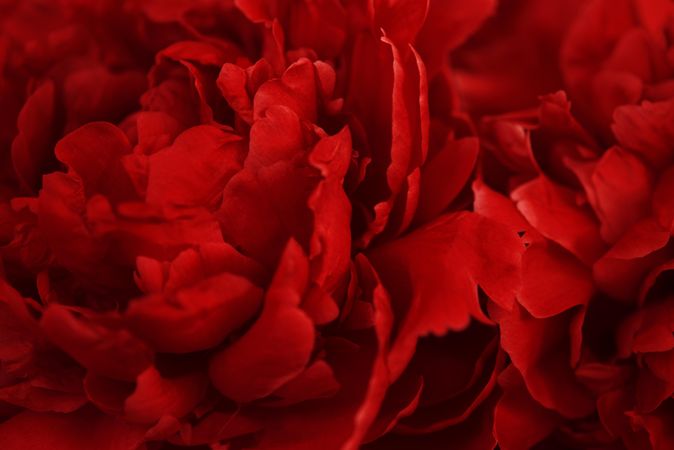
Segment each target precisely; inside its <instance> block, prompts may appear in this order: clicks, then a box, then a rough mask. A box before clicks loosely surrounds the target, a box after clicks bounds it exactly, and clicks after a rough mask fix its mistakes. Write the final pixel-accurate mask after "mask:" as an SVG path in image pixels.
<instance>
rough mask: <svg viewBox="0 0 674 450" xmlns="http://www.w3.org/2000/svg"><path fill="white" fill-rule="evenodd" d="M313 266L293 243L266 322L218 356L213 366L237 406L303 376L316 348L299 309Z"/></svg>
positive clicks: (269, 299) (262, 317)
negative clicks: (309, 272)
mask: <svg viewBox="0 0 674 450" xmlns="http://www.w3.org/2000/svg"><path fill="white" fill-rule="evenodd" d="M307 272H308V262H307V260H306V256H304V254H303V252H302V249H301V248H300V247H299V245H298V244H297V243H295V242H294V241H290V242H289V244H288V246H287V247H286V251H285V253H284V255H283V256H282V258H281V262H280V265H279V269H278V270H277V272H276V275H275V276H274V280H273V281H272V284H271V286H270V287H269V290H268V291H267V294H266V300H265V306H264V309H263V311H262V314H261V315H260V318H259V319H258V320H257V321H256V322H255V324H253V326H252V327H251V328H250V330H248V331H247V332H246V334H244V335H243V336H242V337H241V338H240V339H239V340H237V341H236V342H234V343H233V344H231V345H230V346H228V347H226V348H225V349H223V350H221V351H220V352H218V353H216V354H215V355H214V356H213V357H212V359H211V363H210V377H211V381H212V382H213V384H214V385H215V387H216V388H217V389H218V390H219V391H220V392H221V393H222V394H223V395H225V396H227V397H228V398H231V399H232V400H235V401H237V402H249V401H253V400H256V399H259V398H262V397H264V396H267V395H269V394H271V393H272V392H274V391H275V390H276V389H278V388H279V387H281V386H282V385H283V384H285V383H287V382H288V381H290V380H291V379H293V378H294V377H296V376H297V375H299V374H300V373H301V372H302V371H303V370H304V368H305V366H306V364H307V363H308V362H309V357H310V355H311V350H312V349H313V346H314V326H313V323H312V321H311V319H309V317H307V315H306V314H305V313H304V312H302V310H300V309H299V302H300V300H301V297H302V295H303V293H304V289H305V288H306V283H307V276H308V273H307Z"/></svg>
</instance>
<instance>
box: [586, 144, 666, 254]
mask: <svg viewBox="0 0 674 450" xmlns="http://www.w3.org/2000/svg"><path fill="white" fill-rule="evenodd" d="M576 174H577V175H578V176H579V178H580V181H581V183H583V187H584V188H585V192H586V193H587V196H588V199H589V201H590V204H591V205H592V208H593V209H594V211H595V213H596V214H597V217H598V218H599V220H600V221H601V235H602V237H603V238H604V240H605V241H606V242H609V243H612V242H615V241H617V240H618V239H619V238H620V236H622V234H623V233H624V232H625V231H627V230H628V229H629V228H630V227H631V226H632V225H634V224H635V223H636V222H637V221H638V220H639V219H641V218H642V217H644V216H645V215H646V214H647V213H648V212H649V207H650V198H651V192H652V190H653V181H654V180H653V175H652V174H651V173H650V171H649V170H648V169H647V168H646V166H644V164H643V163H642V162H641V161H640V160H639V159H638V158H637V157H635V156H633V155H632V154H631V153H628V152H626V151H625V150H622V149H620V148H619V147H613V148H611V149H609V150H608V151H607V152H606V153H604V155H603V156H602V157H601V159H600V160H599V161H598V162H597V163H596V164H592V165H577V166H576ZM626 179H629V180H630V182H629V183H625V182H624V180H626Z"/></svg>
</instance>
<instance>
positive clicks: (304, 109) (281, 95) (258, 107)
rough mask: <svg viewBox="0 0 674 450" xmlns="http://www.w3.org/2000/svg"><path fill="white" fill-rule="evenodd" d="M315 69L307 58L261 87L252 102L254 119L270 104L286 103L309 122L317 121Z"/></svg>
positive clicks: (262, 113) (279, 104) (261, 115)
mask: <svg viewBox="0 0 674 450" xmlns="http://www.w3.org/2000/svg"><path fill="white" fill-rule="evenodd" d="M316 89H317V80H316V69H315V68H314V64H313V63H312V62H311V61H309V60H308V59H306V58H302V59H300V60H299V61H297V62H296V63H293V64H292V65H291V66H290V67H288V69H286V71H285V72H284V73H283V76H282V77H281V78H280V79H272V80H269V81H267V82H266V83H264V84H263V85H262V86H260V88H259V89H258V91H257V93H256V94H255V99H254V101H253V105H254V106H253V110H254V116H255V118H259V117H263V116H264V114H265V111H267V109H268V108H269V107H271V106H285V107H287V108H289V109H291V110H293V111H294V112H295V114H297V116H298V117H299V118H300V119H302V120H306V121H308V122H311V123H314V122H316V120H317V114H318V113H317V106H318V105H317V99H318V93H317V92H316Z"/></svg>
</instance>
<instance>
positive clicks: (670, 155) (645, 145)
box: [613, 100, 674, 168]
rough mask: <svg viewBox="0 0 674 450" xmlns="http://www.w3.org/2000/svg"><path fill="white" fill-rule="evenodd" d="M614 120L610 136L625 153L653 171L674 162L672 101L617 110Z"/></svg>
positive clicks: (630, 106)
mask: <svg viewBox="0 0 674 450" xmlns="http://www.w3.org/2000/svg"><path fill="white" fill-rule="evenodd" d="M613 120H614V122H615V123H614V124H613V133H614V134H615V136H616V139H617V140H618V142H619V143H620V145H622V146H623V147H625V148H626V149H628V150H631V151H633V152H635V153H636V154H638V155H641V156H642V157H643V158H644V159H646V160H647V161H648V162H649V163H651V164H652V165H653V166H654V167H656V168H664V167H665V166H666V165H668V164H670V163H671V162H672V161H673V160H674V145H673V144H672V142H674V125H673V123H674V100H671V101H666V102H657V103H650V102H644V103H643V104H642V105H640V106H636V105H634V106H633V105H629V106H623V107H621V108H618V109H616V111H615V114H614V115H613Z"/></svg>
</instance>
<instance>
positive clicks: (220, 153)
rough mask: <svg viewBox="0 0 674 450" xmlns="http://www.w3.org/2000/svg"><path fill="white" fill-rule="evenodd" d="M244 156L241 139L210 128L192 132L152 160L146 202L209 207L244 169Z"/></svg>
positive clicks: (199, 127)
mask: <svg viewBox="0 0 674 450" xmlns="http://www.w3.org/2000/svg"><path fill="white" fill-rule="evenodd" d="M243 156H244V148H243V146H242V142H241V138H239V137H238V136H236V135H233V134H231V133H227V132H224V131H221V130H220V129H218V128H216V127H213V126H208V125H202V126H198V127H194V128H190V129H189V130H187V131H185V132H183V133H182V134H181V135H180V136H178V137H177V138H176V140H175V143H174V144H173V145H172V146H171V147H169V148H166V149H164V150H161V151H159V152H157V153H155V154H153V155H151V156H150V173H149V177H148V184H147V202H148V203H150V204H156V205H178V206H207V205H209V204H210V203H211V202H212V201H213V200H214V198H215V197H216V196H218V195H219V194H220V193H221V192H222V189H223V188H224V187H225V185H226V184H227V182H228V181H229V179H230V178H231V177H232V176H233V175H234V174H235V173H237V172H238V171H239V170H240V169H241V164H242V162H243Z"/></svg>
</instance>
